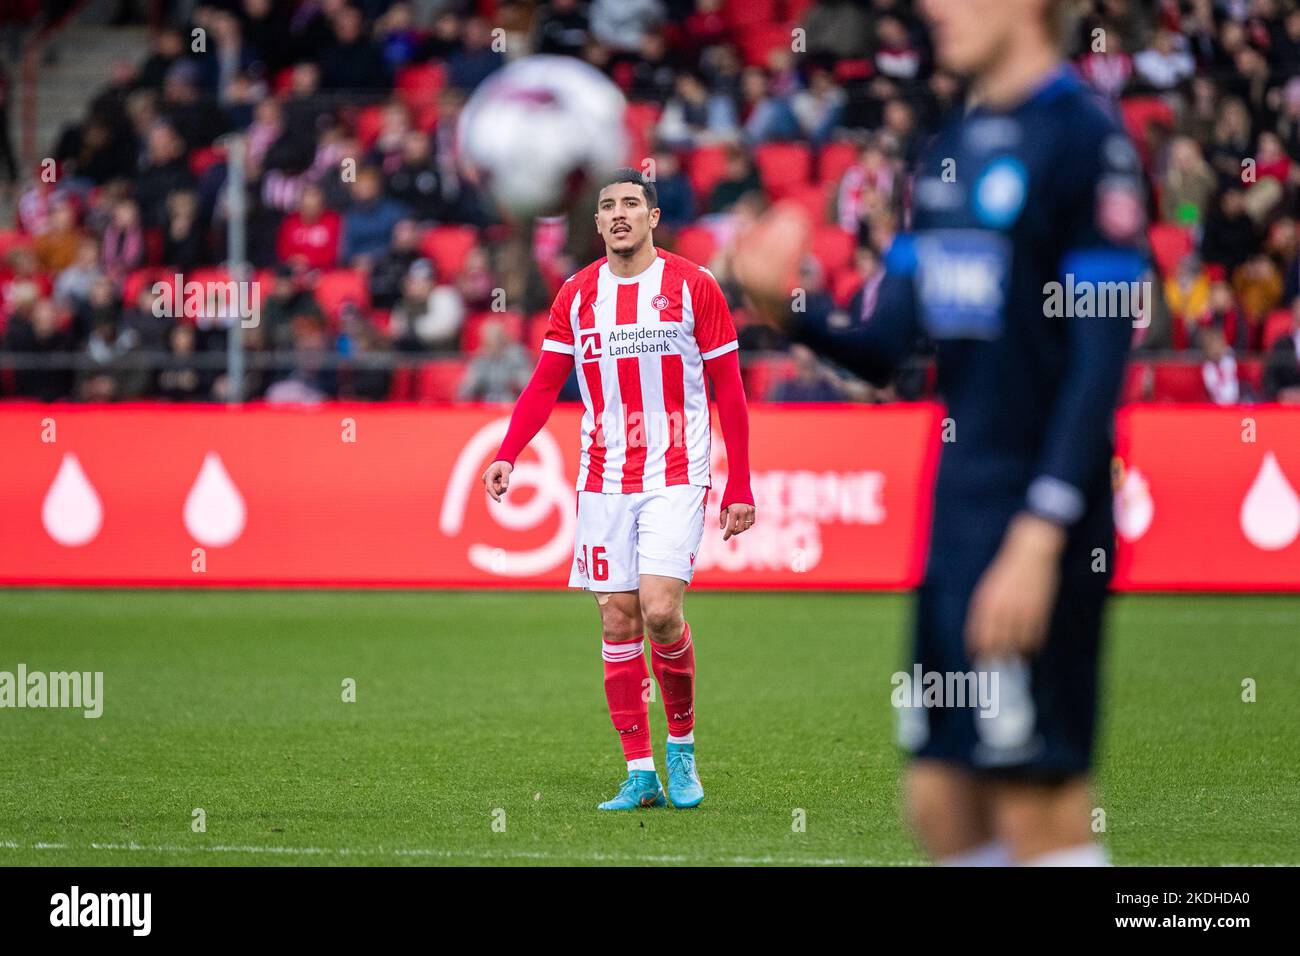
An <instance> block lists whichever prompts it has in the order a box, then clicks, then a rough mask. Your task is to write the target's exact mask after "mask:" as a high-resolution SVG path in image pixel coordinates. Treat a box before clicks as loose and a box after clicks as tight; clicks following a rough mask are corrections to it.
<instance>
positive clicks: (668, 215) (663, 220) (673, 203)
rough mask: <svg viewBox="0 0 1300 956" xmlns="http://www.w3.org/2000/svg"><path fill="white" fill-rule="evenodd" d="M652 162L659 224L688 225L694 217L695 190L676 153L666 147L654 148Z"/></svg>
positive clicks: (670, 226) (663, 225)
mask: <svg viewBox="0 0 1300 956" xmlns="http://www.w3.org/2000/svg"><path fill="white" fill-rule="evenodd" d="M654 163H655V187H656V189H657V190H658V192H659V224H660V226H661V227H667V228H669V229H680V228H681V227H682V226H687V225H690V223H691V221H692V220H694V218H695V192H694V190H693V189H692V188H691V180H690V177H688V176H687V175H686V173H685V171H684V170H683V169H682V164H681V161H680V160H679V159H678V158H677V154H676V153H674V152H673V151H672V150H668V149H659V150H656V151H655V154H654Z"/></svg>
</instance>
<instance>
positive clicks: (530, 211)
mask: <svg viewBox="0 0 1300 956" xmlns="http://www.w3.org/2000/svg"><path fill="white" fill-rule="evenodd" d="M626 106H627V104H626V102H625V101H624V99H623V94H622V93H621V92H620V91H619V89H618V87H617V86H615V85H614V84H613V83H612V82H611V81H610V80H609V78H608V77H606V76H605V74H603V73H601V72H600V71H599V70H598V69H596V68H595V67H593V66H591V65H590V64H588V63H584V62H583V61H581V60H576V59H573V58H571V57H564V56H548V55H538V56H530V57H525V58H523V59H521V60H516V61H515V62H513V63H511V64H509V65H508V66H505V67H503V68H502V69H500V70H497V71H496V72H495V73H493V74H492V75H491V76H489V77H488V78H487V79H486V80H484V81H483V83H481V84H480V85H479V87H478V88H477V89H476V90H475V91H474V94H473V95H472V96H471V97H470V98H469V102H467V103H466V104H465V108H464V110H463V111H462V112H461V115H460V122H459V125H458V127H457V143H458V149H459V155H460V160H461V163H462V164H463V165H464V166H465V167H467V169H468V170H469V171H470V173H471V175H472V176H473V178H474V179H475V180H476V181H477V182H478V183H479V185H480V186H481V187H483V188H485V189H486V190H487V192H488V194H489V195H490V196H491V197H492V198H493V199H494V200H496V202H497V204H498V205H499V206H500V207H501V208H502V210H503V211H504V212H505V213H507V214H508V215H509V216H511V217H512V218H515V219H527V218H529V217H531V216H536V215H543V214H546V213H551V212H557V211H559V210H560V208H561V207H562V206H563V205H564V203H565V202H566V200H568V199H569V198H571V197H572V195H573V194H574V193H575V192H576V190H577V189H578V188H579V187H580V186H581V182H582V180H583V179H584V178H586V177H592V176H599V175H602V174H604V173H605V172H608V171H610V170H612V169H615V168H617V167H619V166H622V165H624V158H625V153H626V150H627V137H626V133H625V131H624V126H623V113H624V110H625V109H626Z"/></svg>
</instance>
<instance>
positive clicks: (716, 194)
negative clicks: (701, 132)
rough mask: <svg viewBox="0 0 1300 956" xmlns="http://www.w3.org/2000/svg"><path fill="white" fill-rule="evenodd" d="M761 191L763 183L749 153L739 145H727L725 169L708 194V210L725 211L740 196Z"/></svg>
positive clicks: (760, 192)
mask: <svg viewBox="0 0 1300 956" xmlns="http://www.w3.org/2000/svg"><path fill="white" fill-rule="evenodd" d="M762 192H763V184H762V182H760V181H759V178H758V173H757V172H756V171H755V170H754V163H753V161H752V160H751V159H750V158H749V154H748V153H747V152H745V151H744V150H743V149H741V148H740V147H739V146H731V147H728V149H727V164H726V168H725V171H724V172H723V174H722V178H721V179H719V180H718V183H717V185H715V186H714V187H713V192H712V193H710V194H709V212H726V211H728V210H729V209H731V207H732V206H734V205H735V204H736V201H737V200H738V199H740V198H741V197H742V196H744V195H746V194H748V193H759V194H762Z"/></svg>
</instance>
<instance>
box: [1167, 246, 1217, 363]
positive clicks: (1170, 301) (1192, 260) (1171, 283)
mask: <svg viewBox="0 0 1300 956" xmlns="http://www.w3.org/2000/svg"><path fill="white" fill-rule="evenodd" d="M1165 303H1166V304H1167V305H1168V306H1169V318H1170V321H1171V322H1172V323H1173V326H1174V328H1173V340H1174V347H1175V348H1180V349H1181V348H1186V347H1187V345H1188V343H1189V342H1192V341H1194V340H1195V337H1196V330H1197V329H1199V328H1200V327H1201V325H1202V324H1203V323H1204V322H1206V321H1207V320H1208V319H1209V316H1210V276H1209V273H1208V272H1207V271H1206V270H1205V267H1204V266H1203V265H1202V264H1201V259H1200V257H1199V256H1198V255H1196V253H1194V252H1192V253H1188V254H1187V255H1186V256H1184V257H1183V259H1182V261H1181V262H1180V263H1179V264H1178V269H1177V270H1176V271H1175V272H1174V274H1173V275H1171V276H1169V277H1168V278H1167V279H1165Z"/></svg>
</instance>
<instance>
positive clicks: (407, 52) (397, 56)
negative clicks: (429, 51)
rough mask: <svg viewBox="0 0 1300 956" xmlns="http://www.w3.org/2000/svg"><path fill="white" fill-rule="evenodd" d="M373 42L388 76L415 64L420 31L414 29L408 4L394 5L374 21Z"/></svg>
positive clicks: (418, 49)
mask: <svg viewBox="0 0 1300 956" xmlns="http://www.w3.org/2000/svg"><path fill="white" fill-rule="evenodd" d="M375 40H376V41H377V42H378V44H379V49H380V51H381V52H382V53H383V55H384V62H385V63H387V64H388V72H389V73H390V74H392V75H394V76H395V75H396V74H397V73H398V72H399V71H400V70H402V69H403V68H404V67H406V66H409V65H410V64H412V63H414V62H415V60H416V58H417V57H418V56H419V54H420V31H419V30H417V29H416V28H415V22H414V19H413V17H412V15H411V5H410V4H409V3H404V2H398V3H394V4H393V5H392V6H391V7H389V8H388V12H387V13H385V14H384V15H383V16H381V17H380V18H379V19H377V20H376V21H375Z"/></svg>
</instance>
